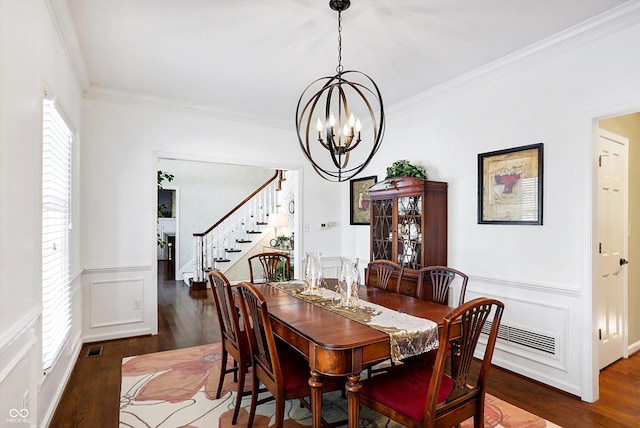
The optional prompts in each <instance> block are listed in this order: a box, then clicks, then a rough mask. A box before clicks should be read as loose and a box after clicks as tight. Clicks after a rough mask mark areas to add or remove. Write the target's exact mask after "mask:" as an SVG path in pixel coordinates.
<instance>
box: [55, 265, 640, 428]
mask: <svg viewBox="0 0 640 428" xmlns="http://www.w3.org/2000/svg"><path fill="white" fill-rule="evenodd" d="M158 272H159V276H160V278H159V280H158V317H159V319H158V330H159V331H158V335H156V336H142V337H134V338H130V339H119V340H110V341H106V342H99V343H89V344H85V345H84V346H83V347H82V352H81V354H80V358H79V359H78V361H77V363H76V365H75V368H74V370H73V373H72V375H71V378H70V379H69V383H68V384H67V386H66V388H65V391H64V393H63V396H62V398H61V400H60V403H59V405H58V408H57V410H56V412H55V415H54V417H53V419H52V422H51V425H50V426H51V427H82V428H86V427H92V428H100V427H105V428H106V427H117V426H118V414H119V395H120V377H121V373H120V367H121V364H122V358H123V357H127V356H131V355H139V354H145V353H149V352H157V351H166V350H169V349H176V348H185V347H189V346H195V345H200V344H205V343H211V342H216V341H219V340H220V335H219V332H218V325H217V321H216V317H215V312H214V311H215V308H214V306H213V302H212V300H211V294H210V291H209V292H206V291H205V292H196V293H193V292H190V290H189V288H188V287H186V286H185V285H184V283H183V282H181V281H165V280H164V276H163V273H164V269H163V266H162V265H159V266H158ZM97 346H102V354H101V355H100V356H96V357H88V356H87V353H88V352H89V350H90V349H91V348H95V347H97ZM489 377H490V382H489V383H490V385H489V393H490V394H493V395H495V396H497V397H499V398H501V399H503V400H505V401H508V402H510V403H512V404H515V405H516V406H518V407H521V408H523V409H526V410H528V411H530V412H532V413H535V414H537V415H540V416H542V417H544V418H546V419H548V420H550V421H551V422H553V423H555V424H557V425H560V426H562V427H576V428H578V427H580V428H582V427H607V428H614V427H638V426H640V354H635V355H633V356H632V357H630V358H628V359H625V360H621V361H619V362H617V363H615V364H613V365H612V366H610V367H608V368H606V369H604V370H603V371H602V372H601V374H600V400H599V401H598V402H596V403H593V404H589V403H585V402H582V401H580V399H579V398H577V397H575V396H572V395H569V394H566V393H564V392H561V391H558V390H555V389H553V388H549V387H547V386H544V385H542V384H540V383H537V382H535V381H531V380H529V379H526V378H524V377H521V376H519V375H516V374H513V373H510V372H508V371H506V370H502V369H500V368H496V367H494V368H493V369H492V371H491V374H490V376H489Z"/></svg>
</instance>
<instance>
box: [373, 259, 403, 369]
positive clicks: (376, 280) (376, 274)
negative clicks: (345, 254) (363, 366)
mask: <svg viewBox="0 0 640 428" xmlns="http://www.w3.org/2000/svg"><path fill="white" fill-rule="evenodd" d="M403 273H404V268H403V267H402V266H400V265H399V264H398V263H396V262H393V261H391V260H383V259H378V260H374V261H371V262H369V264H368V265H367V273H366V276H365V281H364V282H365V284H366V285H367V286H368V287H376V288H380V289H383V290H388V291H392V292H394V293H398V292H399V291H400V283H401V281H402V275H403ZM394 274H396V275H397V276H396V278H395V279H394V278H393V275H394ZM388 364H389V363H388V362H386V363H385V362H383V363H382V367H380V365H379V364H378V365H377V366H372V367H369V368H367V373H368V375H369V377H371V376H373V375H374V374H375V373H380V372H386V371H387V365H388ZM393 365H394V364H393V362H391V366H393Z"/></svg>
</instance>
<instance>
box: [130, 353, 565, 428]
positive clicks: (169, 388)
mask: <svg viewBox="0 0 640 428" xmlns="http://www.w3.org/2000/svg"><path fill="white" fill-rule="evenodd" d="M221 349H222V347H221V344H220V343H214V344H211V345H203V346H196V347H192V348H185V349H176V350H172V351H165V352H156V353H152V354H146V355H139V356H135V357H128V358H125V359H123V360H122V384H121V389H120V426H121V427H145V428H146V427H158V428H160V427H167V428H168V427H185V428H195V427H208V428H228V427H231V426H232V425H231V417H232V415H233V408H234V404H235V396H236V392H235V390H236V385H237V384H235V383H234V382H233V376H231V375H227V376H226V378H225V381H224V384H223V387H222V394H221V397H220V398H219V399H217V400H216V399H215V395H216V388H217V385H218V373H219V370H220V359H221ZM231 365H232V362H229V366H231ZM249 378H250V376H249V377H248V378H247V379H249ZM245 388H246V390H250V389H251V384H250V381H249V382H247V384H246V387H245ZM250 401H251V398H250V397H249V396H245V397H244V398H243V400H242V406H243V407H242V409H240V415H239V418H238V423H237V425H236V426H237V427H244V426H246V424H247V420H248V416H249V414H248V410H249V404H250ZM486 401H487V403H486V408H485V426H486V427H496V428H499V427H504V428H512V427H525V428H544V427H557V425H554V424H552V423H550V422H548V421H546V420H544V419H542V418H540V417H538V416H536V415H533V414H531V413H528V412H526V411H524V410H522V409H520V408H518V407H516V406H513V405H511V404H509V403H506V402H504V401H502V400H500V399H498V398H496V397H493V396H491V395H487V400H486ZM322 408H323V417H324V418H325V419H326V420H327V421H329V422H333V421H340V420H345V419H346V418H347V403H346V400H345V399H343V398H342V396H341V392H340V391H336V392H333V393H329V394H325V395H324V397H323V405H322ZM274 411H275V405H274V403H273V402H271V403H266V404H263V405H260V406H258V408H257V412H256V419H255V422H254V425H253V426H254V427H256V428H266V427H269V426H271V424H273V422H274V421H275V419H274V418H272V417H273V414H274ZM310 416H311V415H310V414H309V412H308V411H307V409H306V408H304V407H302V406H301V405H300V403H299V402H298V401H297V400H290V401H288V402H287V407H286V410H285V419H286V420H285V424H284V427H285V428H298V427H307V426H310V425H311V417H310ZM401 426H402V425H399V424H396V423H395V422H393V421H390V420H389V419H387V418H386V417H384V416H382V415H380V414H378V413H376V412H373V411H371V410H369V409H367V408H365V407H363V408H362V411H361V420H360V428H399V427H401ZM472 426H473V423H472V421H471V420H469V421H466V422H465V423H463V424H462V428H470V427H472Z"/></svg>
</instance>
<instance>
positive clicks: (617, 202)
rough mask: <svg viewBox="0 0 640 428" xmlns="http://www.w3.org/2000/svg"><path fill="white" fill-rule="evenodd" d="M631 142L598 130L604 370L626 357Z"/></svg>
mask: <svg viewBox="0 0 640 428" xmlns="http://www.w3.org/2000/svg"><path fill="white" fill-rule="evenodd" d="M628 146H629V141H628V139H627V138H625V137H621V136H619V135H616V134H613V133H610V132H607V131H604V130H602V129H599V130H598V150H599V160H598V164H599V167H598V200H597V204H598V220H597V221H598V249H597V250H598V274H599V275H598V277H599V283H598V299H597V302H596V305H597V313H598V329H599V337H600V346H599V354H600V355H599V364H598V367H599V368H600V369H602V368H604V367H606V366H608V365H609V364H611V363H613V362H615V361H617V360H618V359H620V358H622V357H623V356H625V355H626V353H627V352H626V350H625V349H626V342H627V339H626V322H627V321H626V319H627V317H626V304H627V284H626V281H627V269H626V257H627V256H626V254H627V221H628V213H627V206H628V201H627V197H628V196H627V168H628Z"/></svg>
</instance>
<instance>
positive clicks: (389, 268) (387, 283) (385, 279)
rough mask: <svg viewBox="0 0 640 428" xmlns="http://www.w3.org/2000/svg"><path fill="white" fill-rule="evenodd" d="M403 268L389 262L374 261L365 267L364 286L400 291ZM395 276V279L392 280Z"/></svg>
mask: <svg viewBox="0 0 640 428" xmlns="http://www.w3.org/2000/svg"><path fill="white" fill-rule="evenodd" d="M403 273H404V268H403V267H402V266H400V265H399V264H398V263H396V262H393V261H391V260H374V261H372V262H369V265H368V266H367V275H366V277H365V284H366V285H367V286H369V287H376V288H381V289H383V290H389V291H393V292H394V293H398V292H399V291H400V283H401V281H402V274H403ZM394 275H395V278H394Z"/></svg>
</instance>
